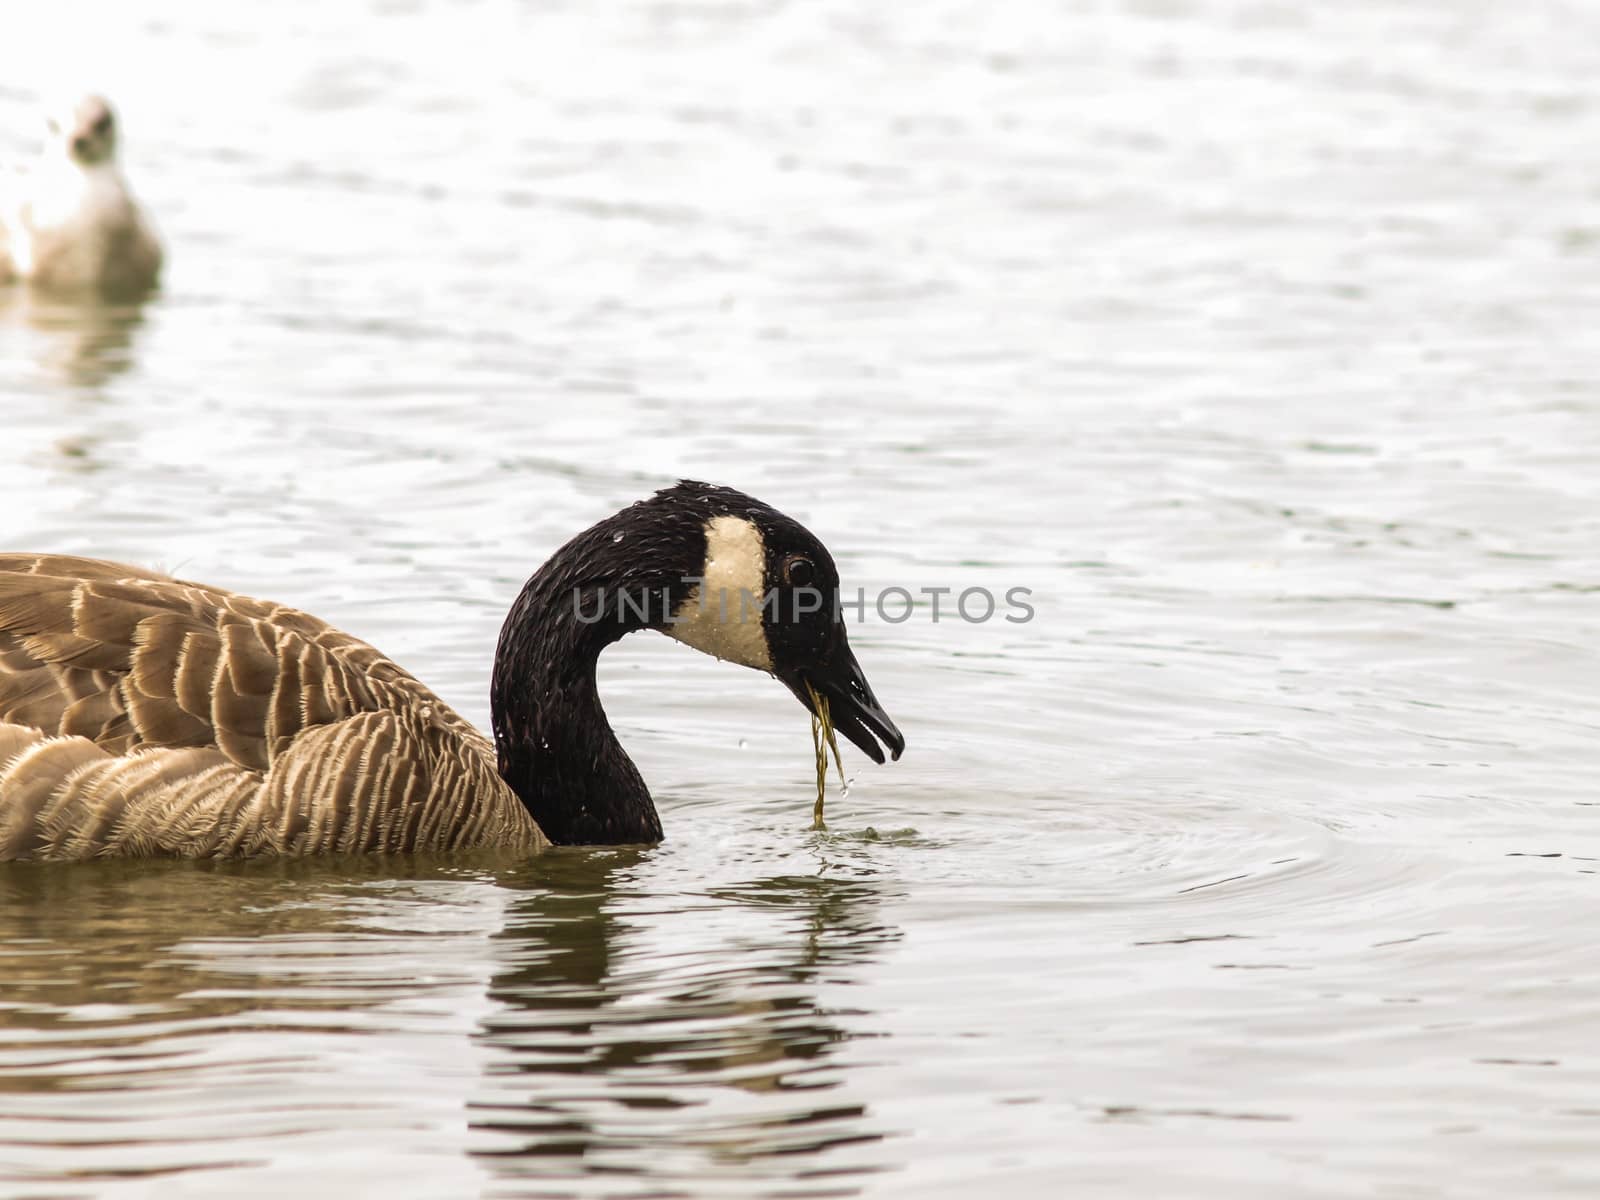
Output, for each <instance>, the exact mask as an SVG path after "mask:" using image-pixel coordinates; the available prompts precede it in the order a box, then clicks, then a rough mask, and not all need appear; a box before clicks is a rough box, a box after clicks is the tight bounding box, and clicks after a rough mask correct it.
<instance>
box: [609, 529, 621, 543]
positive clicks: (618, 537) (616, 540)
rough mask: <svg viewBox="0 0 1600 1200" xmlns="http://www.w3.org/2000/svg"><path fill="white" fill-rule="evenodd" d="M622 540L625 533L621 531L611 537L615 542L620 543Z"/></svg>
mask: <svg viewBox="0 0 1600 1200" xmlns="http://www.w3.org/2000/svg"><path fill="white" fill-rule="evenodd" d="M622 538H623V532H622V530H620V529H619V530H617V531H616V532H615V533H613V534H612V535H611V540H612V541H613V542H620V541H621V540H622Z"/></svg>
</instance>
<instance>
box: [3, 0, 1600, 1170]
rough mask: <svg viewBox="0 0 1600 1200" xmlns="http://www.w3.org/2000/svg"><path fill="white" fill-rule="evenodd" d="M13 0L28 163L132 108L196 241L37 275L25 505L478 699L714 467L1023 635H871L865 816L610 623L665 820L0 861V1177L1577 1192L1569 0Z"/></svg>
mask: <svg viewBox="0 0 1600 1200" xmlns="http://www.w3.org/2000/svg"><path fill="white" fill-rule="evenodd" d="M30 19H31V20H33V21H34V22H35V25H36V28H33V29H32V31H31V32H32V34H33V35H34V36H33V42H32V44H31V48H30V50H29V53H28V54H27V55H26V56H25V57H26V61H24V62H21V63H16V62H13V63H12V65H11V66H8V68H7V78H6V84H5V87H4V89H3V90H0V147H3V148H6V149H9V150H11V151H14V152H22V151H25V150H27V149H28V148H29V146H30V139H31V138H32V128H33V127H32V124H31V122H32V121H33V119H34V117H33V112H34V108H35V105H36V104H37V102H38V101H39V100H40V99H41V98H43V97H44V96H45V95H47V94H48V93H49V92H51V91H52V90H54V89H55V88H56V87H57V86H58V85H60V84H62V83H63V82H64V81H67V80H72V81H82V82H86V83H89V84H91V85H93V86H97V87H100V88H103V89H105V90H106V91H108V92H109V93H110V94H112V96H113V97H114V98H115V99H116V100H117V101H118V102H119V103H120V105H121V108H122V111H123V117H124V125H125V129H126V148H127V157H128V160H129V163H130V172H131V174H132V175H133V177H134V180H135V183H136V186H137V188H138V189H139V191H140V193H141V195H142V196H143V197H144V199H145V200H146V201H147V203H148V204H149V206H150V208H151V209H152V210H153V212H154V213H155V215H156V218H157V220H158V222H159V224H160V226H161V228H162V229H163V231H164V234H165V236H166V238H167V240H168V241H169V242H170V244H171V247H172V258H171V271H170V274H169V277H168V280H167V285H166V288H165V290H164V292H163V294H161V295H160V296H159V297H157V298H156V299H155V300H153V301H152V302H151V303H149V304H147V305H145V306H144V307H143V308H142V309H103V310H86V309H84V308H81V307H62V306H52V305H49V304H45V303H42V302H38V303H36V302H30V301H29V300H28V299H27V297H25V296H23V295H20V294H17V293H15V292H11V293H6V294H4V295H0V414H3V437H0V446H3V450H0V543H3V544H4V545H5V546H7V547H9V548H14V549H41V550H55V551H64V552H74V553H84V554H93V555H97V556H102V557H115V558H121V559H126V560H130V561H135V562H139V563H144V564H152V565H157V566H161V567H164V568H166V569H169V570H174V571H177V572H179V573H181V574H183V575H186V576H189V577H193V578H200V579H204V580H207V581H210V582H214V583H217V584H221V585H224V586H229V587H233V588H237V589H240V590H243V591H247V592H252V593H255V594H258V595H265V596H268V597H272V598H275V599H281V600H285V601H289V602H292V603H295V604H297V605H299V606H301V607H304V608H308V609H310V610H312V611H314V612H317V613H319V614H320V615H322V616H325V617H327V618H328V619H330V620H332V621H334V622H335V623H337V624H339V625H342V626H344V627H345V628H347V629H349V630H351V631H352V632H355V633H357V634H359V635H361V636H363V637H365V638H367V639H368V640H370V641H372V642H375V643H376V644H377V645H379V646H380V647H382V648H383V649H385V650H386V651H388V652H389V653H390V654H391V655H393V656H394V657H395V658H397V659H399V660H400V661H401V662H403V663H405V664H406V665H407V666H409V667H411V668H412V669H413V670H414V671H415V672H416V673H417V674H418V675H419V676H421V677H422V678H423V679H424V680H426V681H428V682H429V683H431V684H433V685H434V686H435V687H436V688H438V690H439V691H440V692H441V693H442V694H443V695H445V696H446V698H448V699H449V700H450V701H451V702H452V703H454V704H456V705H457V706H458V707H460V708H461V709H462V711H463V712H465V713H467V714H468V715H470V716H471V717H473V718H474V719H475V720H478V721H480V722H481V721H483V720H484V719H485V718H486V715H487V711H486V710H487V700H486V695H487V684H488V677H489V667H490V654H491V652H492V648H493V644H494V638H495V636H496V633H497V631H498V627H499V623H500V620H501V618H502V615H503V613H504V611H505V609H506V607H507V606H508V604H509V602H510V600H511V598H512V597H513V596H514V594H515V592H516V590H517V588H518V586H519V585H520V582H521V580H522V579H523V578H524V577H525V576H526V575H527V573H528V572H529V571H531V570H532V569H533V567H535V566H536V565H537V564H538V563H539V562H540V561H541V560H542V559H543V557H544V556H545V555H546V554H547V553H548V552H549V551H550V550H551V549H553V548H554V547H555V546H556V545H557V544H559V543H560V542H561V541H562V540H564V539H565V538H566V537H567V536H569V535H570V534H571V533H573V532H575V531H576V530H578V529H580V528H583V527H584V526H586V525H588V524H589V523H591V522H592V521H594V520H596V519H598V518H599V517H601V516H603V515H605V514H607V513H609V512H610V511H612V510H613V509H615V508H617V507H619V506H621V505H622V504H624V503H626V502H628V501H630V500H632V499H634V498H636V497H638V496H639V495H641V494H643V493H645V492H646V491H648V490H650V489H652V488H654V487H657V486H660V485H662V484H665V483H668V482H670V481H671V480H673V479H675V478H677V477H679V476H680V475H689V476H694V477H702V478H709V479H714V480H718V481H723V482H728V483H732V484H736V485H739V486H742V487H745V488H746V489H748V490H750V491H753V492H755V493H756V494H758V495H760V496H762V497H764V498H766V499H768V500H769V501H771V502H772V503H774V504H776V505H778V506H779V507H781V508H783V509H785V510H787V511H789V512H791V513H793V514H795V515H796V516H798V517H800V518H802V519H803V520H805V521H807V522H808V523H809V524H810V525H811V526H812V528H813V529H815V530H816V531H817V532H818V533H819V534H820V535H821V536H822V537H823V538H824V540H826V541H827V542H829V544H830V545H831V546H832V547H833V549H834V551H835V552H836V554H837V556H838V558H839V561H840V565H841V568H842V570H843V571H844V574H845V577H846V581H847V583H848V584H849V585H851V586H856V585H859V586H862V587H864V588H867V589H869V590H873V589H878V588H882V587H886V586H904V587H908V588H912V589H916V588H921V587H924V586H946V587H954V588H957V589H960V588H964V587H971V586H983V587H989V588H993V589H996V590H1003V589H1005V588H1009V587H1013V586H1023V587H1028V588H1031V589H1032V602H1033V605H1034V607H1035V610H1036V617H1035V619H1034V620H1032V621H1031V622H1027V623H1022V624H1015V623H1007V622H1005V621H1000V620H995V621H991V622H988V623H984V624H969V623H965V622H963V621H961V620H959V619H956V620H951V619H948V618H947V619H944V620H941V621H939V622H937V623H935V622H934V621H933V620H932V619H931V615H932V614H931V612H930V611H929V609H928V608H927V607H926V605H924V606H923V607H922V608H920V609H919V610H918V611H917V612H916V613H915V614H914V616H913V618H912V619H911V620H908V621H905V622H902V623H891V622H888V621H885V620H882V619H880V618H879V617H878V616H877V615H876V614H874V613H871V612H868V613H867V614H866V615H865V618H864V619H863V620H862V621H860V622H859V623H858V628H857V629H856V631H855V635H854V636H855V639H856V642H857V648H858V651H859V653H860V656H861V658H862V660H863V662H864V663H865V665H866V667H867V670H868V673H869V675H870V676H871V677H872V678H873V680H874V683H875V685H876V687H877V690H878V691H879V693H880V695H881V696H882V697H883V699H884V701H885V703H886V704H887V706H888V707H889V709H890V710H891V712H893V713H894V715H895V716H896V718H897V719H898V720H899V722H900V724H901V725H902V727H903V728H904V729H905V731H906V733H907V737H908V739H909V749H908V752H907V755H906V757H905V759H904V760H903V761H902V762H900V763H899V764H897V765H895V766H894V767H892V768H883V769H880V768H875V767H873V766H871V764H869V763H866V762H865V760H864V759H862V758H860V756H853V757H852V758H851V760H850V769H851V773H852V774H853V775H854V776H855V777H856V778H855V782H854V785H853V787H852V788H851V790H850V792H849V795H848V796H847V797H838V796H835V797H834V799H833V800H832V802H831V804H830V817H831V821H830V825H831V829H830V831H829V832H827V833H825V834H818V833H813V832H811V831H810V830H809V829H808V824H809V813H810V799H811V797H810V790H811V787H812V784H811V782H810V771H811V766H810V748H809V743H808V738H807V731H806V723H805V721H804V719H803V717H802V714H801V712H800V710H799V709H798V708H797V707H796V705H795V704H794V702H793V700H792V699H791V698H789V697H788V696H787V695H786V694H785V693H784V692H783V690H782V689H780V688H776V687H774V686H773V685H772V683H771V681H770V680H766V679H764V678H762V677H760V676H757V675H756V674H754V673H750V672H740V671H737V670H734V669H732V668H728V667H724V666H720V665H718V664H715V663H712V662H710V661H709V660H704V659H701V658H699V657H698V656H695V655H693V654H692V653H690V652H689V651H687V650H685V649H684V648H683V647H680V646H676V645H673V644H672V643H670V642H668V641H666V640H665V639H660V638H650V637H647V636H642V637H638V638H634V639H630V640H629V641H628V642H627V643H625V644H623V645H621V646H619V647H617V648H616V649H615V650H613V651H611V652H610V653H609V654H608V655H607V656H606V659H605V662H604V663H603V664H602V687H603V690H604V692H605V695H606V698H607V703H608V706H609V708H610V711H611V713H612V719H613V721H614V723H615V724H616V725H617V726H618V728H619V730H620V731H621V733H622V735H623V739H624V741H625V742H626V744H627V746H628V747H629V750H630V752H631V753H632V754H633V755H634V757H635V759H636V761H637V762H638V763H639V765H640V767H641V769H642V771H643V772H644V774H645V776H646V778H647V779H649V780H650V781H651V784H652V787H653V789H654V791H655V793H656V796H657V800H658V803H659V805H660V808H661V810H662V814H663V819H664V821H665V824H666V826H667V829H668V834H669V838H668V840H667V841H666V842H665V843H663V844H662V845H661V846H660V847H657V848H653V849H646V850H638V849H627V850H596V851H558V852H554V853H552V854H550V855H547V856H545V857H543V858H540V859H538V860H535V861H515V860H501V859H496V858H493V857H488V858H482V859H471V860H436V859H417V860H411V859H407V860H400V861H362V860H345V861H318V862H296V863H287V864H284V863H270V864H261V863H256V864H178V865H173V864H143V863H135V864H126V863H124V864H114V863H107V864H92V865H84V866H71V867H63V866H42V865H29V864H17V865H12V866H9V867H6V868H5V869H4V870H3V871H0V980H3V983H0V1179H3V1184H0V1186H3V1189H4V1190H5V1191H6V1192H7V1193H8V1194H14V1195H19V1196H20V1195H37V1196H46V1195H48V1196H80V1195H101V1196H110V1197H122V1196H142V1195H151V1196H154V1195H160V1196H163V1197H165V1196H175V1195H197V1196H199V1195H204V1196H211V1195H221V1194H226V1195H262V1196H266V1195H272V1196H281V1195H290V1194H296V1193H299V1194H305V1195H320V1194H330V1195H332V1194H337V1195H354V1194H369V1193H370V1194H385V1195H392V1194H405V1195H438V1196H456V1195H469V1194H484V1195H493V1196H506V1197H510V1196H530V1197H532V1196H539V1197H550V1196H569V1195H570V1196H619V1197H643V1196H685V1197H700V1196H736V1197H752V1196H773V1197H776V1196H784V1197H798V1196H851V1195H873V1196H876V1195H885V1196H887V1195H901V1196H917V1197H934V1196H951V1197H955V1196H971V1195H973V1194H976V1193H979V1192H980V1190H981V1191H982V1192H985V1193H987V1194H993V1195H1007V1196H1022V1195H1029V1196H1032V1195H1039V1196H1046V1195H1052V1196H1053V1195H1104V1196H1136V1195H1137V1196H1178V1195H1189V1196H1217V1197H1229V1198H1233V1197H1245V1196H1250V1197H1281V1196H1284V1195H1297V1196H1329V1197H1334V1196H1340V1197H1342V1196H1350V1195H1368V1194H1371V1195H1396V1196H1398V1195H1406V1196H1451V1197H1461V1196H1480V1195H1481V1196H1495V1197H1502V1196H1506V1195H1540V1196H1545V1195H1548V1196H1558V1195H1570V1196H1592V1195H1594V1194H1596V1190H1597V1188H1600V1149H1597V1147H1600V1049H1597V1038H1596V1032H1597V1029H1600V958H1597V956H1596V954H1595V949H1594V937H1595V928H1596V925H1597V917H1600V903H1597V890H1596V889H1597V879H1596V875H1595V871H1596V866H1597V860H1600V838H1597V837H1596V835H1595V820H1596V815H1595V814H1596V812H1597V809H1596V807H1595V805H1597V804H1600V793H1597V791H1596V788H1595V784H1596V779H1597V775H1596V770H1595V768H1596V759H1597V756H1596V735H1597V733H1600V718H1597V715H1596V714H1597V701H1600V682H1597V681H1600V654H1597V651H1596V646H1597V644H1600V638H1597V633H1600V620H1597V619H1596V608H1595V602H1596V593H1597V592H1600V383H1597V378H1600V369H1597V368H1600V361H1597V354H1596V341H1595V337H1594V330H1595V329H1596V328H1597V327H1600V165H1597V159H1596V155H1595V147H1596V146H1597V145H1600V82H1597V80H1600V10H1597V9H1596V8H1595V6H1593V5H1588V4H1581V3H1576V2H1571V3H1563V2H1561V0H1532V2H1530V3H1525V4H1521V5H1495V6H1486V5H1470V6H1469V5H1460V4H1456V3H1453V2H1449V0H1423V2H1416V3H1402V2H1400V0H1392V2H1379V0H1358V2H1355V3H1349V4H1341V5H1319V6H1312V5H1298V4H1289V3H1273V2H1271V0H1239V2H1236V3H1235V2H1229V0H1142V2H1140V3H1128V4H1113V3H1073V4H1055V3H1044V2H1042V0H1041V2H1039V3H1021V4H1010V5H1004V6H999V7H996V6H989V5H981V4H976V3H973V2H972V0H951V2H949V3H930V4H924V5H920V6H904V5H902V6H898V7H889V6H881V5H880V6H875V7H874V6H864V5H858V4H847V3H830V2H826V0H822V2H815V3H813V2H792V3H782V2H778V0H771V2H767V3H756V2H752V3H736V2H729V3H706V4H674V3H625V4H616V5H609V6H591V5H586V4H577V3H569V4H560V3H549V4H539V5H533V4H528V5H510V4H476V5H473V4H456V3H445V2H443V0H432V2H429V0H418V2H415V3H378V2H373V3H366V4H362V3H337V4H329V3H310V2H307V0H280V2H279V3H276V4H274V5H272V6H270V7H269V8H266V9H262V10H259V11H252V13H251V15H249V16H248V17H246V16H245V15H243V14H242V13H240V12H238V11H235V10H234V9H232V8H230V7H228V6H217V5H201V4H198V3H194V4H188V5H171V6H166V7H164V8H162V9H161V10H160V12H159V13H152V12H151V10H150V9H149V8H148V6H142V5H126V6H123V5H110V4H106V5H104V6H101V7H98V8H84V7H83V6H72V5H65V6H56V7H52V8H50V9H49V10H48V11H44V10H43V9H42V8H41V9H40V11H39V12H38V13H36V14H35V15H34V16H33V17H31V18H30ZM91 30H92V31H93V37H92V39H88V38H87V34H86V31H91ZM86 40H87V41H88V42H89V44H87V45H86Z"/></svg>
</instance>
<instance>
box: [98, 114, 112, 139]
mask: <svg viewBox="0 0 1600 1200" xmlns="http://www.w3.org/2000/svg"><path fill="white" fill-rule="evenodd" d="M94 131H95V132H96V133H98V134H107V133H110V132H111V114H110V113H107V114H105V116H103V117H101V118H100V119H99V120H98V121H96V122H95V123H94Z"/></svg>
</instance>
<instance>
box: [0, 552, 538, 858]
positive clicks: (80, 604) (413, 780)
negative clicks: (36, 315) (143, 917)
mask: <svg viewBox="0 0 1600 1200" xmlns="http://www.w3.org/2000/svg"><path fill="white" fill-rule="evenodd" d="M466 844H474V845H477V844H482V845H511V846H525V847H528V848H537V847H539V846H541V845H544V844H547V843H545V841H544V837H543V835H542V834H541V833H540V832H539V830H538V827H537V826H536V825H535V824H534V823H533V821H532V819H531V818H530V817H529V816H528V815H527V812H526V810H525V809H524V808H523V807H522V805H521V803H520V802H518V801H517V800H516V797H515V796H514V795H513V794H512V793H511V791H510V789H509V788H507V787H506V786H505V784H504V782H503V781H502V780H501V779H500V778H499V775H498V772H497V771H495V769H494V760H493V751H492V747H491V746H490V745H489V743H488V741H487V739H485V738H484V737H483V736H482V735H481V734H480V733H478V732H477V731H476V730H474V729H473V728H472V727H471V726H470V725H469V724H467V722H465V721H464V720H462V719H461V718H460V717H459V716H457V715H456V714H455V713H454V712H453V711H451V710H450V709H449V708H448V707H447V706H446V705H444V704H443V703H442V702H441V701H440V700H439V699H438V698H437V697H436V696H434V695H433V694H432V693H431V692H429V691H428V690H427V689H426V688H424V687H423V686H422V684H420V683H418V682H417V681H416V680H415V679H413V678H412V677H411V676H410V675H408V674H407V673H406V672H405V671H403V670H401V669H400V668H399V667H398V666H396V665H395V664H394V663H392V662H391V661H389V660H388V659H387V658H385V657H384V656H383V655H382V654H381V653H379V652H378V651H377V650H375V649H373V648H372V647H371V646H369V645H367V644H366V643H364V642H361V641H359V640H358V639H356V638H353V637H351V636H350V635H348V634H345V633H342V632H340V631H339V630H337V629H334V628H332V627H331V626H329V625H327V624H326V623H325V622H322V621H319V620H318V619H317V618H315V617H312V616H310V615H308V614H306V613H303V612H299V611H297V610H295V609H292V608H288V607H286V606H284V605H280V604H273V603H269V602H266V601H262V600H255V599H252V598H250V597H245V596H238V595H235V594H233V593H230V592H225V591H222V590H220V589H215V588H207V587H204V586H201V585H199V584H193V583H185V582H182V581H179V580H175V579H170V578H168V577H166V576H163V575H159V574H156V573H154V572H149V571H141V570H139V569H137V568H133V567H124V566H122V565H120V564H116V563H107V562H101V561H98V560H91V559H76V558H67V557H62V556H51V555H38V556H34V555H0V859H5V858H18V857H49V858H86V857H96V856H105V855H127V854H163V855H185V856H202V855H236V854H290V853H304V852H311V851H321V850H333V849H344V850H391V851H393V850H412V849H425V848H439V849H444V848H449V847H453V846H460V845H466Z"/></svg>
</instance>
